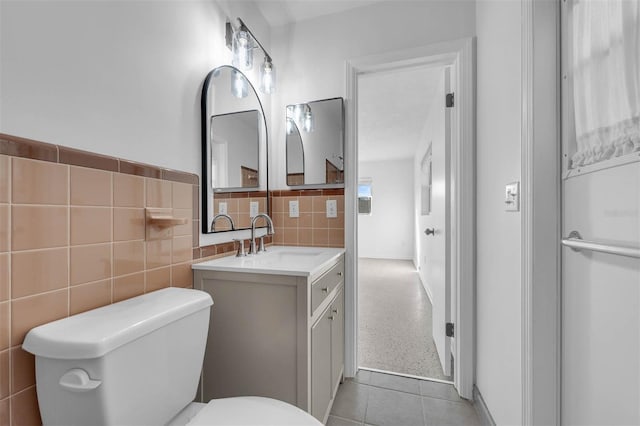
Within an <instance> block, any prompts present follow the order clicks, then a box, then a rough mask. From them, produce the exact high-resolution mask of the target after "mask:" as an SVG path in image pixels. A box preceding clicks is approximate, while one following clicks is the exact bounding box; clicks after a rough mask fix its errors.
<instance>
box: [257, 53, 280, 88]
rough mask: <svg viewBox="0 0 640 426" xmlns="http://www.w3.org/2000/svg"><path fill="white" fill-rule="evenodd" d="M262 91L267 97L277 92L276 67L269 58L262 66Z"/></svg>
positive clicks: (265, 59)
mask: <svg viewBox="0 0 640 426" xmlns="http://www.w3.org/2000/svg"><path fill="white" fill-rule="evenodd" d="M260 90H261V91H262V93H265V94H267V95H270V94H272V93H273V92H275V90H276V67H275V66H274V65H273V63H272V62H271V59H269V58H264V62H263V63H262V65H260Z"/></svg>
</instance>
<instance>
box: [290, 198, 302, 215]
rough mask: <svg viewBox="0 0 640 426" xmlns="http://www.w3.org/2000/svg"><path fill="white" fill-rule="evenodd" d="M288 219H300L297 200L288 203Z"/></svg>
mask: <svg viewBox="0 0 640 426" xmlns="http://www.w3.org/2000/svg"><path fill="white" fill-rule="evenodd" d="M289 217H300V207H299V206H298V200H291V201H289Z"/></svg>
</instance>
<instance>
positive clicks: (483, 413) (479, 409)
mask: <svg viewBox="0 0 640 426" xmlns="http://www.w3.org/2000/svg"><path fill="white" fill-rule="evenodd" d="M473 407H474V408H475V409H476V413H477V414H478V418H479V419H480V424H482V425H483V426H496V422H495V421H494V420H493V417H492V416H491V413H490V412H489V407H487V404H486V403H485V402H484V399H483V398H482V394H481V393H480V390H479V389H478V388H477V387H476V386H475V385H474V386H473Z"/></svg>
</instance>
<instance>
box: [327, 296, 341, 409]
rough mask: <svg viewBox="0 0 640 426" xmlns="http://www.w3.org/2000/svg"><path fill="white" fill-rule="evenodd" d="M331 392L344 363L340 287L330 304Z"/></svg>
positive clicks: (338, 378)
mask: <svg viewBox="0 0 640 426" xmlns="http://www.w3.org/2000/svg"><path fill="white" fill-rule="evenodd" d="M330 318H332V320H331V392H332V393H333V391H334V389H335V386H336V384H337V383H338V380H340V375H341V374H342V367H343V365H344V294H343V291H342V289H341V290H340V291H339V292H338V295H337V296H336V299H335V300H334V302H333V303H332V304H331V312H330ZM333 396H334V395H332V397H333Z"/></svg>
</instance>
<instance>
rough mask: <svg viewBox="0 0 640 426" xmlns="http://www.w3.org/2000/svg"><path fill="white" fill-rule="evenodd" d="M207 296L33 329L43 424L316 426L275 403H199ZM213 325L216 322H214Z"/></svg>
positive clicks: (111, 309) (31, 347) (176, 293)
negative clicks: (197, 398)
mask: <svg viewBox="0 0 640 426" xmlns="http://www.w3.org/2000/svg"><path fill="white" fill-rule="evenodd" d="M212 304H213V301H212V300H211V296H209V295H208V294H207V293H205V292H202V291H199V290H190V289H182V288H166V289H162V290H158V291H155V292H152V293H148V294H145V295H142V296H138V297H134V298H132V299H128V300H125V301H122V302H118V303H114V304H112V305H108V306H104V307H102V308H98V309H94V310H91V311H88V312H84V313H81V314H78V315H74V316H71V317H68V318H64V319H61V320H58V321H54V322H51V323H49V324H45V325H42V326H39V327H36V328H34V329H32V330H31V331H29V333H28V334H27V336H26V338H25V341H24V343H23V345H22V348H23V349H24V350H25V351H27V352H30V353H32V354H34V355H35V357H36V386H37V393H38V403H39V405H40V414H41V416H42V422H43V424H44V425H45V426H47V425H64V426H90V425H117V426H127V425H130V426H138V425H150V426H151V425H153V426H158V425H171V426H181V425H190V426H196V425H197V426H205V425H207V426H216V425H225V426H227V425H238V426H240V425H300V426H302V425H313V426H317V425H320V424H321V423H320V422H318V421H317V420H316V419H315V418H314V417H312V416H311V415H310V414H308V413H306V412H304V411H303V410H301V409H299V408H297V407H295V406H293V405H291V404H288V403H285V402H282V401H278V400H275V399H271V398H264V397H258V396H242V397H234V398H221V399H214V400H212V401H210V402H209V403H208V404H201V403H194V402H192V401H193V400H194V398H195V397H196V391H197V388H198V382H199V379H200V371H201V369H202V362H203V359H204V350H205V343H206V339H207V330H208V327H209V311H210V309H211V305H212ZM214 326H215V325H214Z"/></svg>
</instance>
